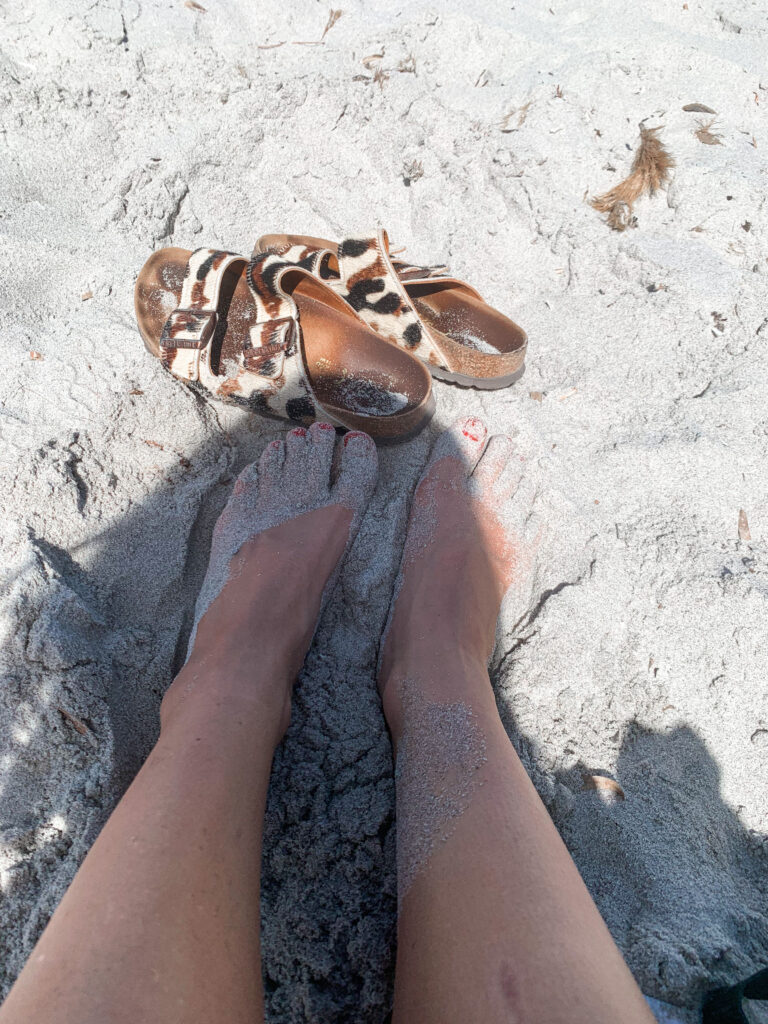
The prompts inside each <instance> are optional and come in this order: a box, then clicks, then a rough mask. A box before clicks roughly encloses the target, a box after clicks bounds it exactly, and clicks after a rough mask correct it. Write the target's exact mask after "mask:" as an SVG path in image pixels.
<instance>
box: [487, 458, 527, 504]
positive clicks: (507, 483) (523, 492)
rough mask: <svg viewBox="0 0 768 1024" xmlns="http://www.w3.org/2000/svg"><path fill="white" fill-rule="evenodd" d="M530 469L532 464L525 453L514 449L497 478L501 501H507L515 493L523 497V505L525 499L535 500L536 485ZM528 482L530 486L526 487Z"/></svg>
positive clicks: (497, 490)
mask: <svg viewBox="0 0 768 1024" xmlns="http://www.w3.org/2000/svg"><path fill="white" fill-rule="evenodd" d="M529 470H530V466H529V463H528V459H527V458H526V457H525V455H523V454H522V453H521V452H520V451H519V450H514V449H513V451H512V453H511V456H510V458H509V460H508V461H507V464H506V465H505V466H504V467H503V469H502V470H501V473H499V475H498V478H497V480H496V488H495V489H496V492H497V494H498V499H499V501H506V500H507V498H511V497H512V495H513V494H514V495H518V497H520V498H521V499H522V500H521V502H520V503H521V505H522V504H523V503H524V501H532V500H533V493H534V490H535V485H534V482H533V479H532V477H531V474H530V472H529ZM526 484H528V485H530V486H528V487H526V486H525V485H526ZM518 492H519V494H518Z"/></svg>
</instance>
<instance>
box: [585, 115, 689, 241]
mask: <svg viewBox="0 0 768 1024" xmlns="http://www.w3.org/2000/svg"><path fill="white" fill-rule="evenodd" d="M659 131H660V128H642V127H641V128H640V146H639V147H638V150H637V153H636V155H635V159H634V161H633V163H632V168H631V170H630V173H629V177H627V178H625V179H624V180H623V181H620V182H619V184H618V185H616V186H615V187H614V188H612V189H610V191H608V192H606V193H605V194H604V195H601V196H595V198H594V199H593V200H592V201H591V204H590V205H591V206H593V207H594V208H595V209H596V210H598V211H599V212H600V213H605V214H607V215H608V217H607V224H608V226H609V227H611V228H613V229H614V231H624V230H625V229H626V228H628V227H629V226H630V225H631V224H633V223H634V215H633V206H634V204H635V202H636V201H637V200H638V199H639V198H640V196H643V195H652V194H653V193H654V192H656V191H657V190H658V189H659V188H661V186H662V185H665V184H666V183H667V182H668V181H669V177H670V175H669V172H670V169H671V168H672V167H674V166H675V161H674V160H673V159H672V157H671V156H670V154H669V153H668V152H667V150H666V149H665V148H664V146H663V145H662V143H661V141H660V140H659V138H658V133H659Z"/></svg>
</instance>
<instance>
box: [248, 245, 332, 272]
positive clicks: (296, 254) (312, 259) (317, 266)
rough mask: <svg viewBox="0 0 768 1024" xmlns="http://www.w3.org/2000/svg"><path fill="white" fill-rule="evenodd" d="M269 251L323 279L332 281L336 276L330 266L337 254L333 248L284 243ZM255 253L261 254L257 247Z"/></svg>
mask: <svg viewBox="0 0 768 1024" xmlns="http://www.w3.org/2000/svg"><path fill="white" fill-rule="evenodd" d="M267 251H268V252H271V253H274V255H275V256H279V257H280V258H281V259H282V260H284V261H285V262H286V263H292V264H293V265H294V266H297V267H301V268H302V270H307V271H309V273H310V274H314V276H315V277H319V278H320V279H321V280H323V281H332V280H333V279H334V278H335V277H336V274H335V273H334V272H333V271H332V270H330V268H329V266H328V262H329V260H331V259H333V257H335V255H336V252H335V250H333V249H318V248H314V247H313V246H311V245H299V244H297V245H283V246H281V247H280V248H277V247H273V248H271V249H269V250H267ZM254 255H259V253H257V252H256V249H254Z"/></svg>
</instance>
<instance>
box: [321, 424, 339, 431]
mask: <svg viewBox="0 0 768 1024" xmlns="http://www.w3.org/2000/svg"><path fill="white" fill-rule="evenodd" d="M317 426H318V429H319V430H335V429H336V428H335V427H334V426H333V424H332V423H318V424H317Z"/></svg>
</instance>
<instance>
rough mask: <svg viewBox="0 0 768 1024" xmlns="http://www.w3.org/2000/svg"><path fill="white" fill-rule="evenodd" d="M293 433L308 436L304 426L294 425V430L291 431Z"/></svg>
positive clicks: (296, 435)
mask: <svg viewBox="0 0 768 1024" xmlns="http://www.w3.org/2000/svg"><path fill="white" fill-rule="evenodd" d="M291 433H292V434H293V436H294V437H306V436H307V432H306V430H305V429H304V427H294V428H293V430H292V431H291Z"/></svg>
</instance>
